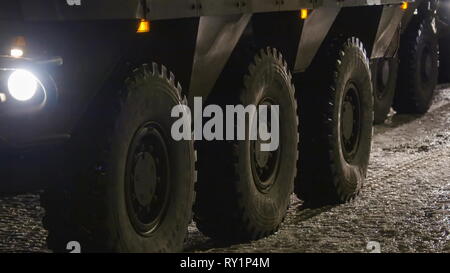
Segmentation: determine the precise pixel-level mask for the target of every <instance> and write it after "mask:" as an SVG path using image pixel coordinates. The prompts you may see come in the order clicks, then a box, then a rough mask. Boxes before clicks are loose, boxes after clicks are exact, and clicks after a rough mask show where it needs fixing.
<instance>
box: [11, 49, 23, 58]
mask: <svg viewBox="0 0 450 273" xmlns="http://www.w3.org/2000/svg"><path fill="white" fill-rule="evenodd" d="M23 54H24V53H23V50H22V49H20V48H12V49H11V57H14V58H20V57H23Z"/></svg>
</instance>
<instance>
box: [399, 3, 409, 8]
mask: <svg viewBox="0 0 450 273" xmlns="http://www.w3.org/2000/svg"><path fill="white" fill-rule="evenodd" d="M400 8H401V9H402V10H407V9H408V2H402V5H401V6H400Z"/></svg>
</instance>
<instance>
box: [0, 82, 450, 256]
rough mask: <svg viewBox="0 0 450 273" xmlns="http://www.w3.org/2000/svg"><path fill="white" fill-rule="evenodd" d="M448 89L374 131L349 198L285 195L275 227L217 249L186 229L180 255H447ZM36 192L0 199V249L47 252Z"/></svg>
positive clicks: (449, 186)
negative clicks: (310, 199)
mask: <svg viewBox="0 0 450 273" xmlns="http://www.w3.org/2000/svg"><path fill="white" fill-rule="evenodd" d="M449 166H450V88H449V87H441V88H440V89H439V90H438V95H437V96H436V99H435V103H434V105H433V107H432V110H431V111H430V112H429V113H428V114H427V115H425V116H423V117H414V116H402V115H395V116H392V117H391V118H390V120H388V121H387V122H386V123H385V124H384V125H380V126H377V127H376V128H375V137H374V145H373V149H372V158H371V165H370V168H369V176H368V179H367V181H366V185H365V187H364V189H363V190H362V193H361V196H360V197H359V198H357V199H356V200H355V201H353V202H351V203H348V204H344V205H339V206H328V207H322V208H318V209H308V208H304V207H303V206H302V202H301V201H299V200H298V199H296V198H295V197H292V205H291V208H290V209H289V213H288V215H287V218H286V220H285V222H284V224H283V225H282V227H281V229H280V230H279V231H278V232H277V233H276V234H274V235H272V236H270V237H268V238H265V239H262V240H259V241H255V242H251V243H248V244H241V245H223V244H221V243H220V242H215V241H213V240H211V239H208V238H206V237H205V236H203V235H202V234H201V233H200V232H199V231H198V230H197V229H196V228H195V225H194V224H193V225H191V226H190V227H189V237H188V240H187V243H186V251H188V252H368V251H369V250H368V249H367V244H368V242H369V241H375V242H378V243H379V244H380V248H381V252H446V253H450V168H449ZM42 215H43V210H42V209H41V208H40V207H39V197H38V196H37V195H36V194H25V195H20V196H10V197H1V198H0V252H30V251H31V252H48V250H47V249H46V247H45V238H46V231H45V230H44V229H43V228H42V225H41V223H40V219H41V218H42Z"/></svg>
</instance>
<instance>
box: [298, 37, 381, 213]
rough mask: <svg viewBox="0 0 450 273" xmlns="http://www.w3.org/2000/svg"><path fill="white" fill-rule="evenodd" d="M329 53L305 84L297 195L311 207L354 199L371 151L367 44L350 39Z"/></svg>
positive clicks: (327, 52) (371, 118) (308, 76)
mask: <svg viewBox="0 0 450 273" xmlns="http://www.w3.org/2000/svg"><path fill="white" fill-rule="evenodd" d="M327 49H328V51H326V52H324V53H321V55H320V56H318V59H317V60H316V62H315V63H314V64H313V65H312V66H311V70H310V71H308V72H307V73H308V74H307V75H305V77H304V78H305V79H304V80H302V81H300V82H299V86H300V88H301V91H300V92H299V102H300V117H301V118H300V128H301V130H300V134H301V135H300V161H299V170H300V172H299V174H300V176H299V179H298V181H297V182H296V187H295V193H296V194H297V195H298V196H299V197H300V198H301V199H304V200H305V201H306V202H307V204H310V205H322V204H328V203H336V202H346V201H349V200H351V199H352V198H354V197H355V196H356V195H357V194H358V193H359V190H360V189H361V187H362V184H363V181H364V179H365V176H366V172H367V167H368V163H369V155H370V149H371V139H372V124H373V94H372V83H371V73H370V68H369V61H368V59H367V56H366V52H365V50H364V48H363V45H362V43H361V42H360V41H359V40H358V39H357V38H350V39H348V40H347V41H345V42H344V43H342V42H334V43H332V45H331V46H329V47H328V48H327ZM301 84H303V85H301Z"/></svg>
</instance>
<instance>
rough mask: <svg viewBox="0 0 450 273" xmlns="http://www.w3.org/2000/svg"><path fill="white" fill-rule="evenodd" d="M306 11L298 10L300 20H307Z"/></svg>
mask: <svg viewBox="0 0 450 273" xmlns="http://www.w3.org/2000/svg"><path fill="white" fill-rule="evenodd" d="M308 15H309V13H308V9H301V10H300V19H302V20H305V19H307V18H308Z"/></svg>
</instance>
